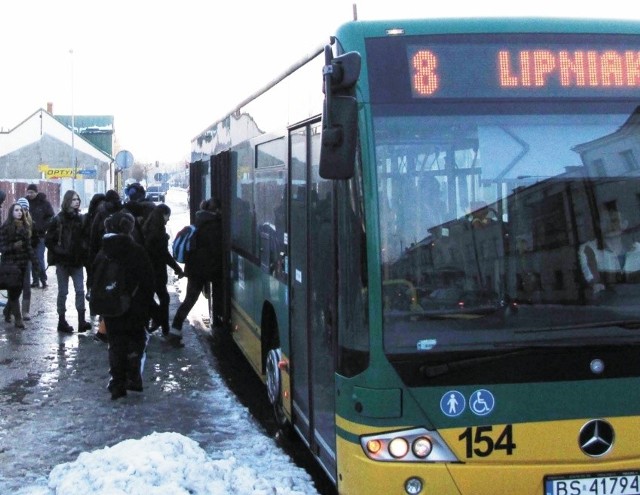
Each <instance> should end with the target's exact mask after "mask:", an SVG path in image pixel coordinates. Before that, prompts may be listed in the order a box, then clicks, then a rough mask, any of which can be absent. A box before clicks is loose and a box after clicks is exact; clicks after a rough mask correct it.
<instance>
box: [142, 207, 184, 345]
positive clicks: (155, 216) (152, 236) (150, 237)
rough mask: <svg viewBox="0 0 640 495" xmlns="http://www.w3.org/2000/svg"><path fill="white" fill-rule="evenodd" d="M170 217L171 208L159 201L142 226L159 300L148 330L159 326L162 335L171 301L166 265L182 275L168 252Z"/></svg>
mask: <svg viewBox="0 0 640 495" xmlns="http://www.w3.org/2000/svg"><path fill="white" fill-rule="evenodd" d="M170 217H171V209H170V208H169V207H168V206H167V205H165V204H164V203H161V204H159V205H157V206H156V207H155V208H154V209H153V211H152V212H151V214H150V215H149V217H148V218H147V220H146V221H145V223H144V225H143V228H142V233H143V235H144V247H145V249H146V250H147V253H148V254H149V257H150V258H151V264H152V265H153V276H154V281H155V282H154V283H155V293H156V294H157V295H158V300H159V304H154V306H153V309H152V318H153V324H152V325H151V327H150V328H149V331H150V332H153V331H155V330H157V329H158V328H159V327H160V328H162V335H165V336H166V335H168V333H169V302H170V301H171V298H170V297H169V292H168V291H167V282H168V281H169V280H168V277H167V266H169V267H170V268H172V269H173V271H174V273H175V274H176V275H177V276H178V277H179V278H182V277H184V272H183V271H182V268H181V267H180V265H179V264H178V262H177V261H176V260H175V259H173V256H172V255H171V253H170V252H169V234H167V229H166V224H167V222H168V221H169V218H170Z"/></svg>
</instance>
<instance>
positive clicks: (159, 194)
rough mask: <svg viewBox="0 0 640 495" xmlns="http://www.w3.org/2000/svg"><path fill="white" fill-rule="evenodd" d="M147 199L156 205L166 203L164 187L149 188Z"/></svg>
mask: <svg viewBox="0 0 640 495" xmlns="http://www.w3.org/2000/svg"><path fill="white" fill-rule="evenodd" d="M147 199H148V200H149V201H153V202H155V203H164V191H163V190H162V186H149V187H147Z"/></svg>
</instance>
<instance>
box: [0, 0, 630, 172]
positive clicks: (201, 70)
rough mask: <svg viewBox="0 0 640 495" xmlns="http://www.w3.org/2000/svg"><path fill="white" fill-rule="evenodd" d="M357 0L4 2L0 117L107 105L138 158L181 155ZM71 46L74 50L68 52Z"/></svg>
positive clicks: (480, 11)
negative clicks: (199, 134)
mask: <svg viewBox="0 0 640 495" xmlns="http://www.w3.org/2000/svg"><path fill="white" fill-rule="evenodd" d="M355 3H356V4H357V12H358V18H359V19H361V20H365V19H383V18H390V19H399V18H407V17H444V16H446V17H451V16H461V15H463V16H482V15H485V16H486V15H491V16H499V15H508V16H521V15H525V16H528V15H541V16H560V17H570V16H581V17H593V16H601V17H609V18H625V19H640V3H638V2H633V1H629V0H607V2H584V3H581V4H578V3H576V2H561V1H558V0H535V1H534V2H530V3H531V5H530V6H523V3H524V2H512V3H511V4H509V3H507V2H504V0H485V1H483V2H478V1H454V0H453V1H449V2H437V1H435V0H392V1H382V0H355ZM353 4H354V0H313V1H312V0H270V1H265V0H231V1H225V0H220V1H213V0H179V1H173V2H168V1H165V0H154V1H152V0H111V1H109V2H92V1H86V0H53V1H52V0H20V1H19V2H3V3H2V6H0V64H1V74H2V77H0V128H2V129H4V130H8V129H12V128H14V127H15V126H17V125H18V124H19V123H20V122H22V121H23V120H24V119H26V118H27V117H29V116H30V115H31V114H32V113H33V112H35V111H36V110H38V109H39V108H45V109H46V107H47V102H52V103H53V112H54V114H61V115H70V114H72V113H73V114H75V115H113V116H114V118H115V131H116V136H117V138H118V141H119V144H120V146H121V147H122V148H124V149H127V150H129V151H131V152H132V153H133V156H134V158H135V159H136V161H141V162H154V161H156V160H159V161H160V162H162V163H176V162H181V161H183V160H184V159H186V158H187V157H188V153H189V148H190V141H191V138H193V137H194V136H195V135H196V134H198V133H199V132H200V131H202V130H204V129H205V128H206V127H207V126H208V125H209V124H211V123H213V122H214V121H215V120H216V119H217V118H219V117H220V116H221V115H222V114H223V113H224V112H226V111H228V110H230V109H231V108H233V107H234V106H235V105H236V104H237V103H239V102H240V101H242V100H243V99H244V98H245V97H246V96H248V95H249V94H251V93H253V92H254V91H255V90H257V89H258V88H260V87H261V86H262V85H263V84H264V83H266V82H268V81H270V80H271V79H273V77H274V76H276V75H277V74H279V73H280V72H281V71H282V70H284V69H285V68H287V67H289V65H290V64H291V63H293V62H294V61H296V60H298V59H299V58H301V57H302V56H303V55H305V54H307V53H308V52H310V51H311V50H312V49H313V48H315V47H316V46H319V45H320V43H323V42H324V41H326V40H327V39H328V36H329V35H330V34H331V33H332V32H333V30H334V29H335V28H336V27H337V26H338V25H340V24H342V23H343V22H346V21H348V20H351V19H352V17H353ZM70 50H73V54H70V53H69V52H70Z"/></svg>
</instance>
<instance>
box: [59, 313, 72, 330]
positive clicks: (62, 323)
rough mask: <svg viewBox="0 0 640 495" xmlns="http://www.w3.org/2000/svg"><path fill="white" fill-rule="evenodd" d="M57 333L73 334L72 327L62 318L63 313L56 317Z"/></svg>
mask: <svg viewBox="0 0 640 495" xmlns="http://www.w3.org/2000/svg"><path fill="white" fill-rule="evenodd" d="M58 332H60V333H73V327H72V326H71V325H69V324H68V323H67V320H66V319H65V317H64V313H62V314H61V315H58Z"/></svg>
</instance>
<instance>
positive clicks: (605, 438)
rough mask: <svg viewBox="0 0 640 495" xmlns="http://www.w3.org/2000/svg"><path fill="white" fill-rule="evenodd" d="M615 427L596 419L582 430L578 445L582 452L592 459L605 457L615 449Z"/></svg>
mask: <svg viewBox="0 0 640 495" xmlns="http://www.w3.org/2000/svg"><path fill="white" fill-rule="evenodd" d="M615 436H616V434H615V432H614V431H613V426H611V425H610V424H609V423H608V422H607V421H605V420H603V419H594V420H592V421H589V422H588V423H585V425H584V426H583V427H582V428H581V429H580V435H579V437H578V443H579V445H580V450H582V452H584V453H585V454H587V455H588V456H590V457H600V456H603V455H605V454H606V453H607V452H609V451H610V450H611V447H613V441H614V440H615Z"/></svg>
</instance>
